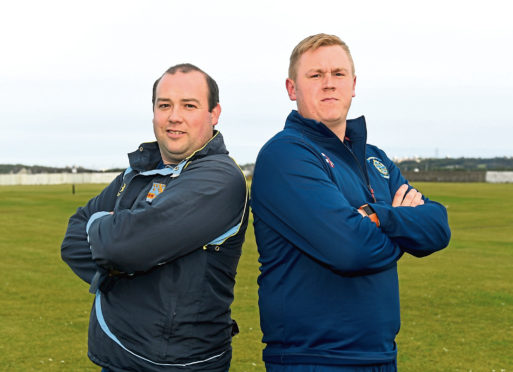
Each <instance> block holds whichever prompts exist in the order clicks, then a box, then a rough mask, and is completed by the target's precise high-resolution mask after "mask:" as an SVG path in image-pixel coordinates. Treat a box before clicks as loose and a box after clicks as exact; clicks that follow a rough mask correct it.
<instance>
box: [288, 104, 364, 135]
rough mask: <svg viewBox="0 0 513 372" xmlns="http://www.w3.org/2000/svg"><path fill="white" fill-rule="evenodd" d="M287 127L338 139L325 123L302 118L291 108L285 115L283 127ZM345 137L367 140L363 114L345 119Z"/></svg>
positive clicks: (308, 133)
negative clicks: (285, 119) (287, 114)
mask: <svg viewBox="0 0 513 372" xmlns="http://www.w3.org/2000/svg"><path fill="white" fill-rule="evenodd" d="M287 128H293V129H296V130H298V131H300V132H303V133H305V134H306V135H312V136H316V137H324V138H326V139H329V138H336V139H338V137H337V136H336V135H335V133H333V132H332V131H331V129H329V128H328V127H327V126H326V125H324V124H323V123H321V122H320V121H316V120H312V119H307V118H304V117H303V116H301V114H300V113H299V112H297V111H296V110H292V112H291V113H290V114H289V116H288V117H287V121H286V123H285V129H287ZM346 137H348V138H349V139H350V140H351V142H362V141H363V142H364V143H365V142H366V141H367V125H366V123H365V117H364V116H360V117H358V118H356V119H349V120H347V121H346Z"/></svg>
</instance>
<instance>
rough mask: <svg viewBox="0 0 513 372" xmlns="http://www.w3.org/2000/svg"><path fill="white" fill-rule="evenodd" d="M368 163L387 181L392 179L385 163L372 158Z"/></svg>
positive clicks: (368, 159)
mask: <svg viewBox="0 0 513 372" xmlns="http://www.w3.org/2000/svg"><path fill="white" fill-rule="evenodd" d="M367 161H368V162H369V164H372V165H373V166H374V168H376V169H377V170H378V172H379V174H380V176H381V177H383V178H386V179H389V178H390V175H389V173H388V169H387V167H385V164H383V161H382V160H381V159H379V158H376V157H374V156H371V157H370V158H367Z"/></svg>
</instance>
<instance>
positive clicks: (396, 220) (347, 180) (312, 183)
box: [251, 34, 450, 372]
mask: <svg viewBox="0 0 513 372" xmlns="http://www.w3.org/2000/svg"><path fill="white" fill-rule="evenodd" d="M355 85H356V76H355V74H354V64H353V60H352V58H351V54H350V53H349V48H348V47H347V45H346V44H345V43H344V42H342V41H341V40H340V39H339V38H338V37H337V36H333V35H325V34H318V35H313V36H310V37H308V38H306V39H305V40H303V41H302V42H300V43H299V44H298V46H296V48H295V49H294V51H293V52H292V55H291V57H290V67H289V77H288V79H287V80H286V88H287V92H288V95H289V98H290V99H291V100H293V101H296V103H297V108H298V109H297V111H295V110H294V111H292V113H291V114H290V115H289V116H288V118H287V121H286V124H285V129H284V130H283V131H281V132H280V133H278V134H277V135H275V136H274V137H273V138H272V139H271V140H269V141H268V142H267V144H266V145H265V146H264V147H263V148H262V150H261V151H260V153H259V155H258V158H257V161H256V165H255V170H254V174H253V183H252V202H251V205H252V210H253V214H254V225H255V234H256V242H257V245H258V250H259V253H260V263H261V269H260V270H261V274H260V276H259V278H258V283H259V306H260V323H261V327H262V331H263V335H264V336H263V342H265V343H266V344H267V346H266V348H265V350H264V352H263V359H264V361H265V363H266V368H267V370H268V371H269V372H274V371H279V372H285V371H287V372H314V371H315V372H332V371H333V372H349V371H359V372H392V371H396V368H397V367H396V345H395V341H394V339H395V336H396V334H397V332H399V325H400V319H399V288H398V278H397V260H399V258H400V257H401V255H402V254H403V253H404V252H407V253H410V254H412V255H414V256H418V257H421V256H426V255H428V254H431V253H433V252H435V251H437V250H440V249H442V248H444V247H445V246H447V244H448V243H449V238H450V230H449V226H448V222H447V212H446V210H445V208H444V207H443V206H442V205H440V204H438V203H436V202H434V201H430V200H428V199H427V198H425V197H424V196H423V195H422V194H421V193H420V192H418V191H417V190H415V189H413V188H412V187H411V186H409V184H408V182H407V180H406V179H405V178H404V177H403V176H402V175H401V172H400V171H399V169H398V168H397V167H396V166H395V165H394V163H393V162H392V161H390V160H389V159H388V157H387V156H386V154H385V153H384V152H383V151H382V150H380V149H378V148H377V147H375V146H372V145H369V144H367V143H366V139H367V133H366V127H365V119H364V118H363V117H360V118H358V119H354V120H346V117H347V112H348V110H349V107H350V105H351V101H352V98H353V97H354V95H355Z"/></svg>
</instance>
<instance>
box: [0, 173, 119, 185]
mask: <svg viewBox="0 0 513 372" xmlns="http://www.w3.org/2000/svg"><path fill="white" fill-rule="evenodd" d="M118 174H119V173H116V172H112V173H111V172H109V173H38V174H0V185H4V186H5V185H59V184H78V183H110V182H111V181H112V180H113V179H114V178H116V176H117V175H118Z"/></svg>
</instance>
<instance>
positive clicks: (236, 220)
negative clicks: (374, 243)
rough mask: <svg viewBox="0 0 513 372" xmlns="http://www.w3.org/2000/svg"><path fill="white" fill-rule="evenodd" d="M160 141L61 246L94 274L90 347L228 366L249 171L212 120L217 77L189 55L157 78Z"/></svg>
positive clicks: (98, 354)
mask: <svg viewBox="0 0 513 372" xmlns="http://www.w3.org/2000/svg"><path fill="white" fill-rule="evenodd" d="M152 101H153V129H154V132H155V137H156V139H157V141H156V142H151V143H143V144H141V145H140V146H139V148H138V149H137V150H136V151H134V152H133V153H131V154H129V155H128V157H129V162H130V167H129V168H128V169H127V170H126V171H125V172H123V173H122V174H120V175H119V176H118V177H117V178H116V179H115V180H114V181H113V182H112V183H111V184H110V185H109V186H107V188H105V189H104V190H103V191H102V192H101V193H100V194H99V195H98V196H96V197H95V198H93V199H91V200H90V201H89V202H88V203H87V205H86V206H84V207H82V208H79V209H78V210H77V212H76V213H75V214H74V215H73V216H72V217H71V218H70V221H69V225H68V230H67V232H66V236H65V238H64V241H63V243H62V248H61V254H62V258H63V260H64V261H66V263H67V264H68V265H69V266H70V267H71V269H72V270H73V271H74V272H75V273H76V274H77V275H78V276H79V277H80V278H82V279H83V280H85V281H86V282H87V283H89V284H90V285H91V288H90V291H91V292H93V293H95V295H96V297H95V300H94V305H93V308H92V311H91V317H90V322H89V352H88V355H89V358H90V359H91V360H92V361H93V362H94V363H96V364H98V365H100V366H102V367H104V369H105V370H108V371H127V370H130V371H211V372H225V371H227V370H228V369H229V365H230V360H231V337H232V336H233V335H234V334H236V333H237V326H236V324H235V322H234V321H233V320H232V319H231V316H230V304H231V303H232V301H233V288H234V284H235V273H236V268H237V263H238V261H239V257H240V254H241V246H242V243H243V241H244V233H245V231H246V227H247V215H248V206H247V202H248V193H247V188H246V182H245V179H244V175H243V174H242V172H241V171H240V169H239V168H238V166H237V165H236V164H235V162H234V161H233V160H232V159H231V158H230V157H229V156H228V151H227V150H226V147H225V145H224V142H223V137H222V136H221V133H219V132H218V131H215V130H214V126H215V125H216V124H217V122H218V119H219V115H220V113H221V106H220V105H219V92H218V88H217V84H216V82H215V81H214V80H213V79H212V78H211V77H210V76H209V75H207V74H206V73H205V72H203V71H202V70H200V69H199V68H197V67H196V66H193V65H190V64H182V65H177V66H174V67H172V68H170V69H169V70H167V71H166V72H165V73H164V74H163V75H162V76H161V77H160V78H159V79H157V81H156V82H155V84H154V87H153V97H152Z"/></svg>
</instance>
